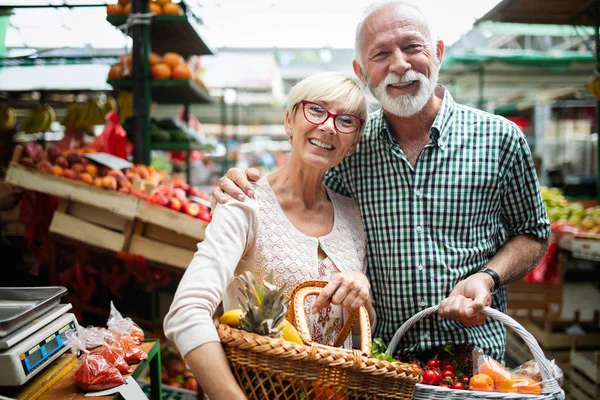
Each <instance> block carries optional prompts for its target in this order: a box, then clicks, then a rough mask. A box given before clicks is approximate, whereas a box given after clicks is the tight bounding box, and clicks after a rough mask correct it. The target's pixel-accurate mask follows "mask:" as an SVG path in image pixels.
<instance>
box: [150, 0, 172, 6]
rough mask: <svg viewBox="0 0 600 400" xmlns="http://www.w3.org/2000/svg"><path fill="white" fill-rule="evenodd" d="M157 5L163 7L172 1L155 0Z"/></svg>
mask: <svg viewBox="0 0 600 400" xmlns="http://www.w3.org/2000/svg"><path fill="white" fill-rule="evenodd" d="M154 1H155V2H156V3H158V4H160V5H161V6H164V5H165V4H169V3H170V2H171V0H154Z"/></svg>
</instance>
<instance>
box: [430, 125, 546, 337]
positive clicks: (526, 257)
mask: <svg viewBox="0 0 600 400" xmlns="http://www.w3.org/2000/svg"><path fill="white" fill-rule="evenodd" d="M511 127H512V125H511ZM503 138H504V139H505V143H503V145H502V147H503V149H502V151H501V156H500V168H499V169H500V171H501V183H500V185H501V195H500V196H501V202H502V204H501V218H502V222H503V225H504V227H505V229H506V231H507V233H508V235H509V236H510V239H509V240H508V241H507V242H506V243H505V244H504V246H502V248H501V249H500V250H499V251H498V253H496V255H495V256H494V257H493V258H492V259H491V260H490V262H489V263H488V264H487V265H486V267H487V268H489V269H491V270H493V271H495V272H496V273H497V274H498V276H499V278H500V284H501V285H506V284H508V283H511V282H515V281H517V280H519V279H521V278H522V277H523V276H525V275H526V274H527V273H528V272H529V271H531V270H532V269H533V268H535V266H536V265H537V263H538V262H539V260H540V259H541V258H542V257H543V255H544V254H545V252H546V250H547V248H548V237H549V236H550V222H549V220H548V215H547V213H546V208H545V207H544V203H543V200H542V196H541V193H540V186H539V183H538V180H537V174H536V172H535V166H534V163H533V158H532V156H531V152H530V150H529V147H528V146H527V142H526V140H525V138H524V137H523V136H522V134H521V133H520V131H518V128H516V127H512V130H509V131H508V132H507V134H505V135H503ZM493 286H494V281H493V279H492V277H491V276H489V275H487V274H484V273H475V274H473V275H471V276H470V277H468V278H466V279H465V280H463V281H461V282H459V283H458V284H457V285H456V287H455V288H454V289H453V290H452V292H451V293H450V295H449V296H448V298H446V299H445V300H443V301H442V302H441V303H440V311H439V314H440V315H442V316H444V317H446V318H450V319H455V320H458V321H461V322H462V323H464V324H465V325H467V326H470V325H474V324H482V323H483V322H484V321H485V316H483V315H482V314H481V310H482V309H483V307H484V306H489V305H490V304H491V292H492V288H493Z"/></svg>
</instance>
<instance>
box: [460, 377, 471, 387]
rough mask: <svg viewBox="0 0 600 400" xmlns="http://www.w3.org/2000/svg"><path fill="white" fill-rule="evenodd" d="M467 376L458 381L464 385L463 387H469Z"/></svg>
mask: <svg viewBox="0 0 600 400" xmlns="http://www.w3.org/2000/svg"><path fill="white" fill-rule="evenodd" d="M469 379H470V378H469V375H463V376H462V377H461V378H460V381H461V382H462V383H463V384H464V385H465V386H469Z"/></svg>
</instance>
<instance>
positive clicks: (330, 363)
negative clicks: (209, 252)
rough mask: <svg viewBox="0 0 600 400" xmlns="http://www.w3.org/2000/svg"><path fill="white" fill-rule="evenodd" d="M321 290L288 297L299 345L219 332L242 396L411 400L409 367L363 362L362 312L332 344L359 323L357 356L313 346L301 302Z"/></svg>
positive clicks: (414, 374)
mask: <svg viewBox="0 0 600 400" xmlns="http://www.w3.org/2000/svg"><path fill="white" fill-rule="evenodd" d="M325 285H326V282H323V281H309V282H304V283H302V284H300V285H298V286H297V287H296V288H295V289H294V291H293V293H292V295H291V304H290V308H289V312H288V315H287V319H288V320H289V321H290V322H292V324H294V326H296V328H297V329H298V332H299V333H300V336H301V338H302V340H303V342H304V344H297V343H292V342H287V341H285V340H281V339H274V338H270V337H266V336H260V335H256V334H254V333H250V332H246V331H244V330H241V329H235V328H232V327H230V326H227V325H225V324H221V325H220V326H219V328H218V332H219V337H220V338H221V342H222V344H223V347H224V349H225V353H226V354H227V359H228V361H229V364H230V366H231V368H232V371H233V374H234V376H235V377H236V380H237V382H238V384H239V385H240V387H241V388H242V390H243V391H244V393H245V394H246V396H248V398H249V399H251V400H252V399H260V400H262V399H265V400H267V399H268V400H274V399H282V400H283V399H286V400H287V399H309V400H310V399H318V400H325V399H332V400H334V399H335V400H340V399H348V400H349V399H400V400H408V399H412V398H413V393H414V390H415V385H416V384H417V383H418V382H420V381H421V379H422V372H421V371H418V370H415V369H413V368H412V367H410V365H408V364H404V363H390V362H388V361H383V360H378V359H375V358H370V357H369V356H368V355H370V354H371V332H370V325H369V317H368V315H367V312H366V309H365V308H364V307H361V309H360V310H359V311H358V312H356V311H355V312H352V313H351V314H350V316H349V318H348V319H347V321H346V323H345V324H344V327H343V328H342V331H341V332H340V334H339V335H338V337H337V338H336V341H335V343H334V345H335V344H338V343H343V342H344V340H345V338H346V337H347V335H348V334H349V333H350V331H351V329H352V327H353V325H354V322H355V320H356V318H358V319H359V326H360V333H361V341H360V342H361V343H360V347H361V349H360V350H357V349H355V350H346V349H341V348H338V347H332V346H325V345H322V344H318V343H314V342H312V340H311V337H310V333H309V330H308V324H307V322H306V313H305V311H304V300H305V299H306V297H307V296H310V295H318V294H319V293H320V292H321V290H322V288H323V287H324V286H325Z"/></svg>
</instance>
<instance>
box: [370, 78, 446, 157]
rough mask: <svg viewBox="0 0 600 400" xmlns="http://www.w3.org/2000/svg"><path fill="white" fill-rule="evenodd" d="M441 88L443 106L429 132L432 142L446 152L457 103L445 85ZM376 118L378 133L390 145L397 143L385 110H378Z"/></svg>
mask: <svg viewBox="0 0 600 400" xmlns="http://www.w3.org/2000/svg"><path fill="white" fill-rule="evenodd" d="M440 86H441V87H442V88H443V89H444V98H443V99H442V106H441V107H440V110H439V111H438V113H437V115H436V117H435V120H434V121H433V125H431V129H430V130H429V138H430V139H431V141H432V142H434V143H436V144H437V145H438V147H439V148H440V149H442V150H444V149H445V148H446V145H447V143H448V136H449V131H450V127H451V125H452V116H453V115H454V109H455V107H456V103H455V102H454V99H453V98H452V95H451V94H450V92H448V89H446V87H445V86H443V85H440ZM375 117H376V120H375V123H376V126H375V129H376V131H378V132H381V135H382V137H383V138H384V139H385V140H387V141H388V142H389V143H390V144H392V143H395V142H396V140H395V139H394V138H393V136H392V133H391V132H390V129H389V128H388V125H387V120H386V118H385V115H384V114H383V109H380V110H378V111H377V112H376V114H375Z"/></svg>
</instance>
